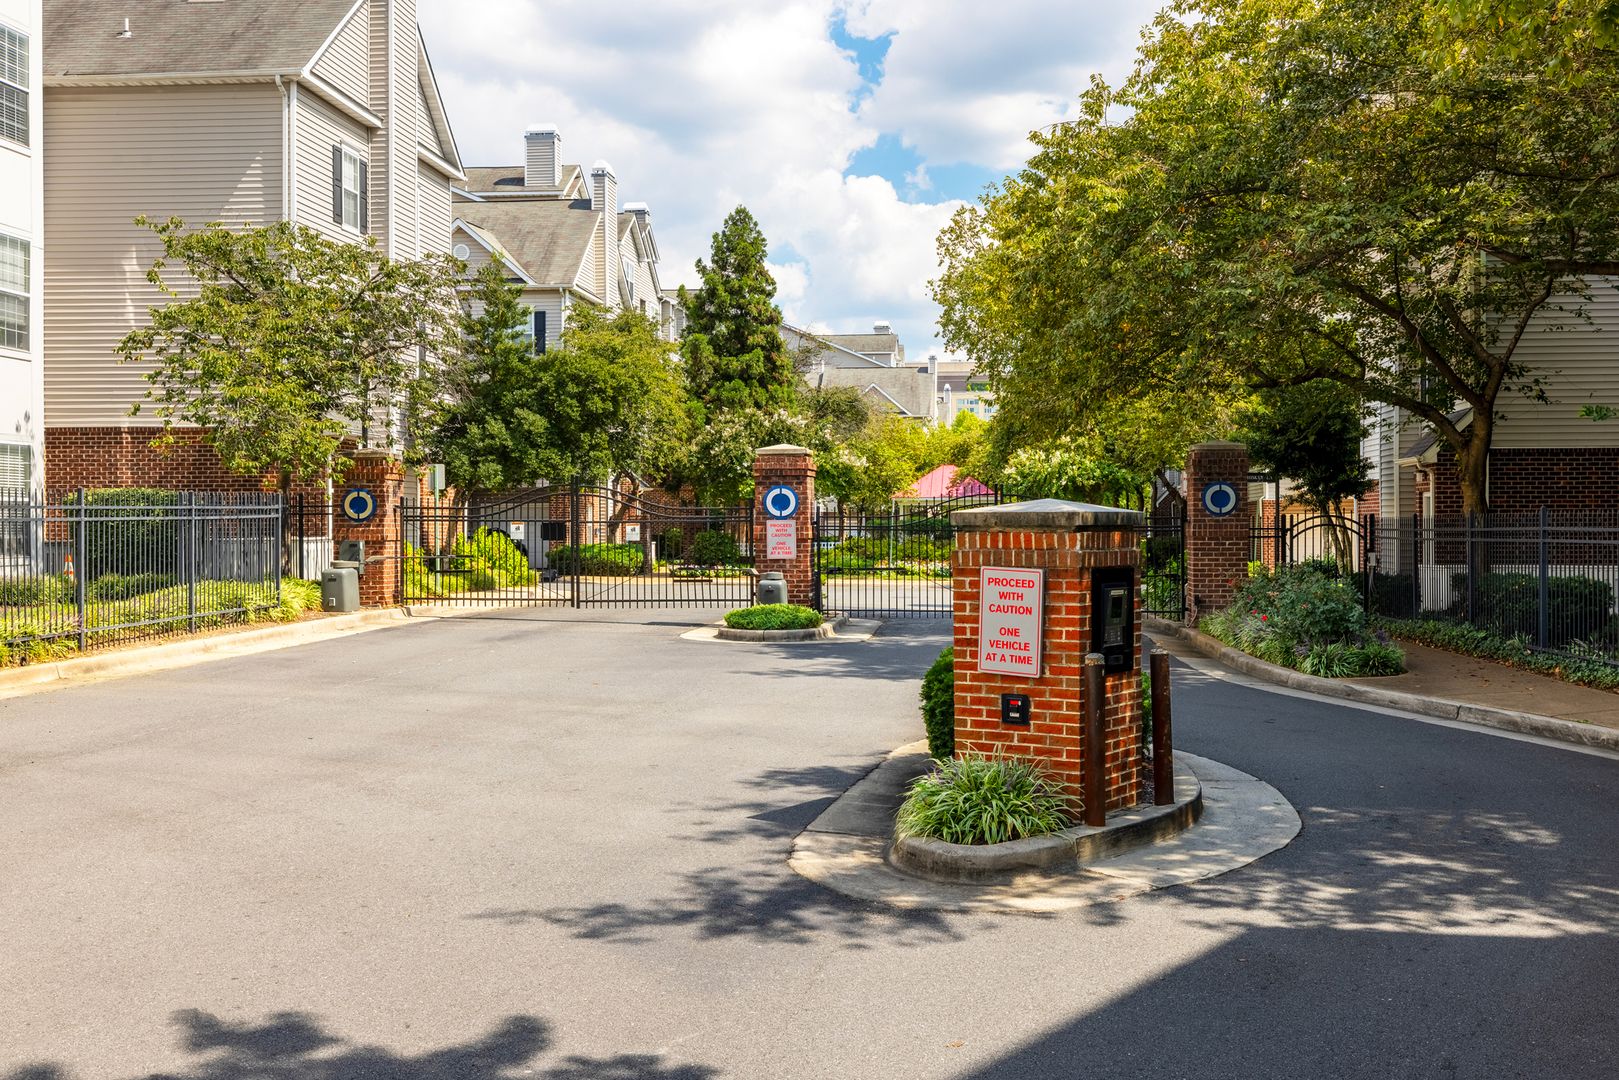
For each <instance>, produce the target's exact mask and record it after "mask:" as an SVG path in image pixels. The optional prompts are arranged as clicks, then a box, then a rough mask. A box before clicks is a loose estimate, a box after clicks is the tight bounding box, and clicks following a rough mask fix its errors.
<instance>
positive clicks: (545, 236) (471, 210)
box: [456, 199, 601, 288]
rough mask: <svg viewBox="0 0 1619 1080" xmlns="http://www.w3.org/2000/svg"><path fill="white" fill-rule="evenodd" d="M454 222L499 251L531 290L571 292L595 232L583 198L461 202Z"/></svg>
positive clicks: (597, 216)
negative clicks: (538, 287)
mask: <svg viewBox="0 0 1619 1080" xmlns="http://www.w3.org/2000/svg"><path fill="white" fill-rule="evenodd" d="M456 217H457V218H459V219H460V220H461V221H462V222H464V223H466V224H468V225H471V226H473V227H474V228H476V229H478V230H479V231H480V232H481V233H483V235H484V236H485V237H487V238H490V239H492V240H494V241H495V242H496V244H497V245H498V246H499V247H500V248H501V249H503V250H505V251H506V252H507V253H508V254H509V255H510V256H511V258H512V259H513V260H514V261H515V262H516V263H517V265H518V266H519V267H520V268H521V269H522V271H523V273H524V275H526V276H527V277H528V278H529V280H530V281H532V282H533V283H534V284H536V285H548V286H557V287H564V288H572V287H573V286H574V281H575V279H576V278H577V277H578V276H579V268H580V267H581V266H582V265H583V264H584V261H585V254H586V253H587V252H588V251H589V250H590V244H591V240H592V239H593V238H594V236H595V232H596V230H597V229H598V228H600V227H601V212H600V211H598V210H592V209H591V208H590V203H589V202H587V201H585V200H583V199H575V200H573V201H572V202H563V201H561V200H560V199H553V200H544V199H537V200H523V201H517V202H476V203H475V202H463V203H457V204H456Z"/></svg>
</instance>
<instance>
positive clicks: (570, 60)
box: [419, 0, 1145, 357]
mask: <svg viewBox="0 0 1619 1080" xmlns="http://www.w3.org/2000/svg"><path fill="white" fill-rule="evenodd" d="M1090 8H1094V9H1095V10H1097V11H1100V10H1101V5H1092V4H1090V2H1089V0H1086V4H1085V6H1084V8H1082V9H1081V10H1082V11H1083V10H1086V9H1090ZM604 10H605V9H603V8H601V7H600V6H599V5H594V4H573V5H562V4H550V3H544V4H542V3H539V2H538V0H481V2H480V3H477V4H467V3H460V2H456V3H452V2H450V0H423V2H422V4H421V8H420V11H419V15H420V18H421V22H422V26H423V32H424V34H425V36H426V39H427V46H428V50H429V52H430V54H431V56H432V58H433V63H434V67H435V70H436V72H437V75H438V78H439V82H440V87H441V89H442V90H443V92H444V96H445V100H446V104H447V107H448V109H449V113H450V120H451V123H452V125H453V126H454V129H455V133H456V138H457V141H458V143H459V145H460V149H461V153H462V157H463V159H464V160H465V161H466V162H467V163H468V164H471V165H499V164H514V163H516V162H518V161H520V160H521V158H522V133H523V129H524V128H525V127H527V126H529V125H531V124H535V123H541V122H547V123H555V124H556V125H557V126H558V128H559V129H560V131H561V134H562V140H563V150H564V156H565V158H566V159H567V160H568V161H571V162H580V163H583V164H587V165H588V164H589V163H590V162H592V161H594V160H596V159H598V158H605V159H606V160H608V161H610V162H612V163H613V165H614V167H615V169H616V171H617V173H618V178H619V193H620V198H621V199H622V200H625V201H629V200H642V201H645V202H647V203H648V204H650V206H651V208H652V213H653V219H654V225H655V227H656V229H657V232H658V241H659V245H660V247H661V249H662V252H663V266H662V271H663V275H664V278H665V281H666V283H668V284H675V283H679V282H686V283H691V282H693V281H694V280H695V276H696V275H695V272H694V270H693V269H692V264H693V262H694V260H696V259H697V258H698V257H699V256H701V255H706V253H707V250H708V244H709V237H710V235H711V234H712V233H713V231H714V230H715V229H717V228H718V227H719V225H720V222H721V221H722V220H723V218H724V216H725V215H726V214H727V213H728V212H729V211H730V210H731V209H732V208H733V207H735V206H736V205H738V204H743V205H746V206H747V207H748V208H749V209H750V210H752V211H753V213H754V214H755V216H756V217H758V218H759V221H760V224H761V226H762V227H763V228H764V231H765V234H766V236H767V237H768V238H769V240H770V242H771V246H772V254H773V258H774V260H775V268H776V270H777V274H778V282H777V284H778V298H779V302H780V303H781V304H782V306H783V309H784V311H785V313H786V314H787V315H788V317H789V318H792V319H795V320H799V321H801V322H810V323H813V324H815V325H816V326H817V327H821V328H827V329H833V330H851V331H853V330H860V329H863V328H864V327H866V326H869V325H870V324H871V323H872V322H875V321H878V320H883V319H886V320H888V321H890V322H892V323H894V325H895V327H896V329H898V330H899V331H900V332H901V334H902V336H903V338H904V340H905V342H906V347H907V351H908V353H909V354H910V355H911V356H913V357H919V356H923V355H926V353H927V352H929V351H932V350H936V349H937V344H936V342H935V341H934V338H935V335H936V334H937V329H936V326H935V323H934V320H935V317H936V314H937V312H936V310H935V308H934V306H933V304H932V303H931V301H930V300H929V298H928V295H927V281H928V279H929V278H931V277H933V276H934V275H935V274H936V273H937V264H936V259H935V254H934V238H935V236H936V235H937V233H938V230H939V229H940V228H941V227H942V226H943V225H944V223H945V222H946V221H947V220H948V219H949V216H950V214H951V213H952V212H953V210H954V208H955V206H956V205H957V204H956V203H953V202H949V201H945V200H942V199H936V200H934V201H920V202H918V201H910V202H907V201H906V200H905V199H904V198H902V197H901V194H900V192H898V191H896V190H895V187H894V184H893V183H891V182H890V181H889V180H887V179H884V178H881V177H871V176H856V177H845V176H844V175H843V174H844V172H845V171H846V169H847V168H848V164H849V161H850V159H851V158H852V156H853V155H854V154H855V153H856V152H857V151H859V150H860V149H862V148H863V147H866V146H870V145H872V144H873V143H875V142H876V140H877V138H878V136H879V135H881V134H884V133H890V134H897V135H899V137H900V138H901V139H902V140H903V141H905V143H906V144H907V145H910V146H913V147H915V148H917V149H918V150H919V151H920V152H921V155H922V157H923V159H924V160H923V163H922V165H921V166H920V167H919V168H917V169H915V170H913V171H912V174H911V175H910V176H908V177H896V178H895V179H896V180H898V181H899V182H900V183H902V184H904V185H906V189H907V194H908V195H909V196H911V197H912V198H913V199H914V198H916V197H918V196H920V197H924V198H926V197H928V196H930V195H932V194H933V193H932V192H931V191H930V189H929V187H928V185H927V183H926V180H927V176H928V173H927V166H928V164H930V163H933V164H949V163H953V162H969V163H975V164H979V165H984V166H991V167H995V168H1003V169H1004V168H1011V167H1015V166H1016V165H1017V164H1018V163H1019V161H1020V160H1021V158H1022V153H1023V151H1022V149H1021V147H1022V146H1023V145H1024V143H1023V139H1024V135H1025V133H1026V131H1027V130H1028V128H1030V127H1032V126H1034V125H1035V124H1038V123H1046V122H1050V120H1051V119H1053V118H1056V117H1059V116H1060V115H1062V114H1063V111H1064V110H1065V109H1066V108H1068V103H1069V102H1071V101H1072V100H1073V98H1074V97H1075V95H1076V94H1077V93H1078V92H1079V91H1080V89H1082V88H1083V86H1084V85H1085V81H1086V79H1087V78H1088V75H1089V71H1090V70H1091V68H1092V67H1093V66H1095V64H1093V63H1092V61H1091V59H1090V58H1091V57H1092V56H1093V55H1100V52H1099V50H1100V51H1107V49H1112V48H1113V45H1111V44H1109V45H1108V46H1107V49H1103V47H1102V45H1101V44H1099V43H1100V42H1103V41H1104V40H1105V41H1107V42H1113V41H1114V39H1115V38H1117V37H1118V36H1119V35H1118V34H1117V33H1114V32H1113V31H1111V30H1110V31H1108V32H1106V33H1102V32H1100V31H1096V30H1094V28H1093V30H1092V31H1088V32H1083V33H1082V32H1080V31H1079V30H1074V29H1072V27H1071V25H1070V24H1071V23H1072V22H1073V19H1072V12H1073V11H1074V7H1073V5H1072V4H1067V3H1061V2H1051V0H1046V2H1043V3H1037V2H1036V0H1006V2H1005V3H1003V4H1002V5H1000V6H999V7H998V8H997V10H996V12H995V15H994V17H993V18H986V15H985V12H984V11H983V9H982V8H970V7H968V6H967V5H966V4H965V3H963V2H960V0H859V2H857V3H856V4H855V5H854V6H853V7H848V6H847V5H846V2H845V0H801V2H789V3H787V4H785V5H782V6H773V5H772V6H763V5H759V4H757V3H754V2H753V0H659V2H656V3H653V2H649V0H635V2H630V3H625V4H619V5H614V7H613V8H612V14H611V17H610V18H609V17H605V16H604ZM840 14H846V16H847V18H848V20H849V25H850V28H851V30H853V31H854V32H855V33H857V34H861V35H862V36H871V35H876V34H880V33H883V32H887V31H889V30H893V31H897V33H896V35H895V37H894V40H893V45H892V47H891V49H890V52H889V55H888V60H887V63H886V65H885V66H886V71H885V77H884V81H883V82H882V84H881V85H879V86H878V87H877V88H876V91H875V92H874V93H872V94H871V95H869V96H868V97H865V98H864V99H863V100H862V102H861V104H860V106H859V107H858V109H851V103H852V102H854V101H855V100H856V96H857V94H858V92H859V91H860V90H861V87H862V83H861V79H860V74H859V70H858V66H857V64H856V62H855V60H854V58H853V57H852V56H851V55H849V54H848V53H846V52H844V51H843V50H841V49H839V48H838V47H837V46H836V45H835V44H834V43H833V41H832V40H831V38H830V35H829V28H830V26H831V23H832V20H833V19H834V18H835V17H837V16H838V15H840ZM1144 17H1145V16H1144V15H1142V16H1139V17H1134V18H1131V17H1127V16H1125V15H1120V14H1119V13H1118V12H1116V11H1115V12H1113V13H1112V14H1111V15H1110V16H1109V18H1110V19H1111V20H1112V23H1113V24H1122V23H1123V22H1131V23H1132V25H1133V24H1134V23H1135V22H1138V21H1140V19H1141V18H1144ZM1095 18H1097V19H1099V18H1100V16H1095ZM1058 24H1060V25H1061V26H1062V27H1063V30H1062V32H1060V33H1054V32H1053V30H1052V27H1053V26H1054V25H1058ZM1087 34H1088V36H1087ZM1080 46H1083V47H1080Z"/></svg>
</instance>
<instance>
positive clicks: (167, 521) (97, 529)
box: [65, 488, 180, 576]
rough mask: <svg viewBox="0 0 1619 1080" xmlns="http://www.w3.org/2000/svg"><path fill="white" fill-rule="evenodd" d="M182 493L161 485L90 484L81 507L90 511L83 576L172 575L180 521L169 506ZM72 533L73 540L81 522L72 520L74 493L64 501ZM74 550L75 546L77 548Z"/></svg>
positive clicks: (177, 502)
mask: <svg viewBox="0 0 1619 1080" xmlns="http://www.w3.org/2000/svg"><path fill="white" fill-rule="evenodd" d="M179 502H180V493H179V492H177V491H169V490H167V489H164V488H89V489H87V490H86V491H85V493H84V505H85V507H86V508H87V509H94V513H93V514H91V515H90V516H89V517H88V518H87V519H86V521H85V522H84V524H83V526H82V527H83V529H84V546H83V551H84V565H83V566H80V567H76V569H77V570H78V572H79V573H81V574H94V575H96V576H100V575H102V574H120V575H125V574H140V573H148V572H159V573H172V572H174V571H175V570H176V569H177V568H178V567H177V562H178V556H179V543H180V522H179V519H178V517H177V516H176V515H175V513H174V510H173V508H174V507H176V506H178V505H179ZM65 503H66V505H67V507H68V508H69V509H68V511H67V514H68V521H69V524H70V531H71V533H72V534H73V537H74V542H75V544H77V541H78V536H77V534H78V531H79V529H80V527H81V526H80V525H79V524H78V523H77V522H75V521H74V520H73V514H74V512H75V511H74V509H73V508H74V507H76V506H77V505H78V494H77V493H76V492H75V493H74V494H72V495H69V496H68V498H67V499H66V500H65ZM74 550H78V548H77V547H75V548H74Z"/></svg>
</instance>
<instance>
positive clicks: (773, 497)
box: [765, 484, 798, 518]
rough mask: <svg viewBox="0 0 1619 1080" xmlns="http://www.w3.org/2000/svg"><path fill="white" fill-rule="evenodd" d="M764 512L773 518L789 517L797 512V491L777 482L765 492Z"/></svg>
mask: <svg viewBox="0 0 1619 1080" xmlns="http://www.w3.org/2000/svg"><path fill="white" fill-rule="evenodd" d="M765 513H767V514H769V515H770V516H771V517H773V518H790V517H792V516H793V515H794V514H796V513H798V492H796V491H794V490H793V489H792V488H790V487H787V486H786V485H785V484H777V485H776V486H775V487H773V488H771V489H770V490H769V491H767V492H765Z"/></svg>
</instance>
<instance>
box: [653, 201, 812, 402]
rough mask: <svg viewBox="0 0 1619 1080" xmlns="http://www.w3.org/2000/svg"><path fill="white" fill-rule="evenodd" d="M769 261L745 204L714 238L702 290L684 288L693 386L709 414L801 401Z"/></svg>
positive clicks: (686, 352) (700, 267)
mask: <svg viewBox="0 0 1619 1080" xmlns="http://www.w3.org/2000/svg"><path fill="white" fill-rule="evenodd" d="M767 256H768V250H767V248H766V245H765V237H764V233H763V232H761V231H760V229H759V224H758V222H757V221H755V220H754V218H753V215H752V214H750V213H749V212H748V209H747V207H745V206H739V207H737V208H736V209H735V210H733V211H731V213H730V214H729V215H728V216H727V217H726V219H725V224H724V225H723V226H721V228H720V231H719V232H717V233H715V234H714V240H713V246H712V249H711V251H710V254H709V261H708V262H707V263H705V262H703V261H702V260H701V259H699V260H697V272H698V274H700V275H701V276H702V285H700V286H699V287H698V288H697V290H696V291H695V292H687V291H686V290H685V289H682V290H681V299H682V302H683V303H685V305H686V337H685V341H684V342H683V343H682V346H681V356H682V358H683V359H684V361H685V365H686V383H687V387H688V389H689V390H690V393H691V395H692V397H693V398H694V399H695V400H697V401H698V402H700V403H701V404H702V405H703V406H704V407H706V408H707V409H709V410H714V409H748V408H752V409H767V410H768V409H776V408H784V407H787V406H789V405H791V404H792V402H793V397H794V387H795V384H796V382H797V376H796V373H795V372H794V370H793V363H792V358H791V357H790V356H789V355H788V352H787V346H786V344H785V343H784V342H783V341H782V339H781V309H780V308H778V307H777V306H776V304H775V296H776V279H775V278H774V277H772V276H771V274H770V268H769V267H768V266H767V265H766V263H765V260H766V258H767Z"/></svg>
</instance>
